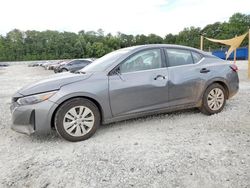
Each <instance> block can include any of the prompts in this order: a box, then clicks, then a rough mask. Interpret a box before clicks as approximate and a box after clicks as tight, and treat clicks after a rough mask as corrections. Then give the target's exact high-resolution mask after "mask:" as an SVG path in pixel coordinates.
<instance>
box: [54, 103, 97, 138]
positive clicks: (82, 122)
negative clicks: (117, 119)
mask: <svg viewBox="0 0 250 188" xmlns="http://www.w3.org/2000/svg"><path fill="white" fill-rule="evenodd" d="M54 123H55V127H56V130H57V132H58V134H59V135H60V136H61V137H63V138H64V139H66V140H68V141H71V142H77V141H82V140H86V139H88V138H90V137H91V136H92V135H93V134H94V133H95V132H96V130H97V128H98V127H99V125H100V113H99V110H98V108H97V107H96V105H95V104H94V103H93V102H91V101H90V100H87V99H83V98H75V99H71V100H69V101H67V102H65V103H64V104H63V105H62V106H60V107H59V109H58V110H57V112H56V115H55V120H54Z"/></svg>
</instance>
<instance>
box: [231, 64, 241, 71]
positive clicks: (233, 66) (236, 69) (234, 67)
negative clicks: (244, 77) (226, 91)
mask: <svg viewBox="0 0 250 188" xmlns="http://www.w3.org/2000/svg"><path fill="white" fill-rule="evenodd" d="M230 68H231V69H232V70H233V71H234V72H237V71H238V70H239V69H238V67H237V66H236V65H231V66H230Z"/></svg>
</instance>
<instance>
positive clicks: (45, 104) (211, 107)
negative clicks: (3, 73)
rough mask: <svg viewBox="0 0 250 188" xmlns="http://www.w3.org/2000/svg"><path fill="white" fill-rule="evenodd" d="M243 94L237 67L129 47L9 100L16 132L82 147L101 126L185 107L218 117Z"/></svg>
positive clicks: (156, 48)
mask: <svg viewBox="0 0 250 188" xmlns="http://www.w3.org/2000/svg"><path fill="white" fill-rule="evenodd" d="M68 66H71V65H68ZM238 89H239V78H238V74H237V67H236V65H234V64H230V63H228V62H226V61H224V60H221V59H219V58H217V57H215V56H213V55H211V54H207V53H205V52H203V51H200V50H197V49H194V48H189V47H184V46H177V45H164V44H161V45H160V44H158V45H156V44H155V45H143V46H135V47H129V48H124V49H120V50H117V51H114V52H111V53H109V54H107V55H105V56H103V57H102V58H100V59H98V60H96V61H94V62H93V63H92V64H90V65H88V66H86V67H85V68H83V69H81V70H80V71H79V74H74V73H65V74H61V75H57V76H55V77H54V78H50V79H47V80H43V81H41V82H38V83H35V84H32V85H30V86H26V87H24V88H22V89H21V90H19V91H18V92H17V93H15V94H14V96H13V98H12V104H11V111H12V122H13V125H12V129H13V130H16V131H18V132H21V133H26V134H32V133H37V134H43V133H49V132H50V131H51V130H52V129H54V128H55V129H56V131H57V132H58V134H59V135H60V136H61V137H63V138H65V139H66V140H69V141H81V140H85V139H88V138H89V137H91V136H92V135H93V134H94V133H95V132H96V130H97V129H98V127H99V125H100V124H106V123H111V122H116V121H121V120H125V119H130V118H137V117H141V116H145V115H150V114H156V113H163V112H168V111H174V110H180V109H187V108H199V109H200V110H201V112H202V113H204V114H207V115H211V114H215V113H219V112H221V111H222V109H223V108H224V105H225V103H226V100H227V99H229V98H231V97H232V96H234V95H235V94H236V93H237V91H238ZM152 126H153V125H152Z"/></svg>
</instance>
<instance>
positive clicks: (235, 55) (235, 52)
mask: <svg viewBox="0 0 250 188" xmlns="http://www.w3.org/2000/svg"><path fill="white" fill-rule="evenodd" d="M236 51H237V48H236V49H235V50H234V64H236Z"/></svg>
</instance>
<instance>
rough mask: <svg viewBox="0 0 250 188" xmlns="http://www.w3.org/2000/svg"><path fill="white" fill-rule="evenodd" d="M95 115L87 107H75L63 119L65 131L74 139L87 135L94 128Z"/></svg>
mask: <svg viewBox="0 0 250 188" xmlns="http://www.w3.org/2000/svg"><path fill="white" fill-rule="evenodd" d="M94 123H95V117H94V113H93V112H92V111H91V110H90V109H89V108H88V107H86V106H75V107H73V108H71V109H70V110H69V111H67V112H66V114H65V116H64V118H63V127H64V129H65V131H66V132H67V133H68V134H69V135H71V136H74V137H80V136H84V135H86V134H87V133H88V132H89V131H90V130H91V129H92V127H93V126H94Z"/></svg>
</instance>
